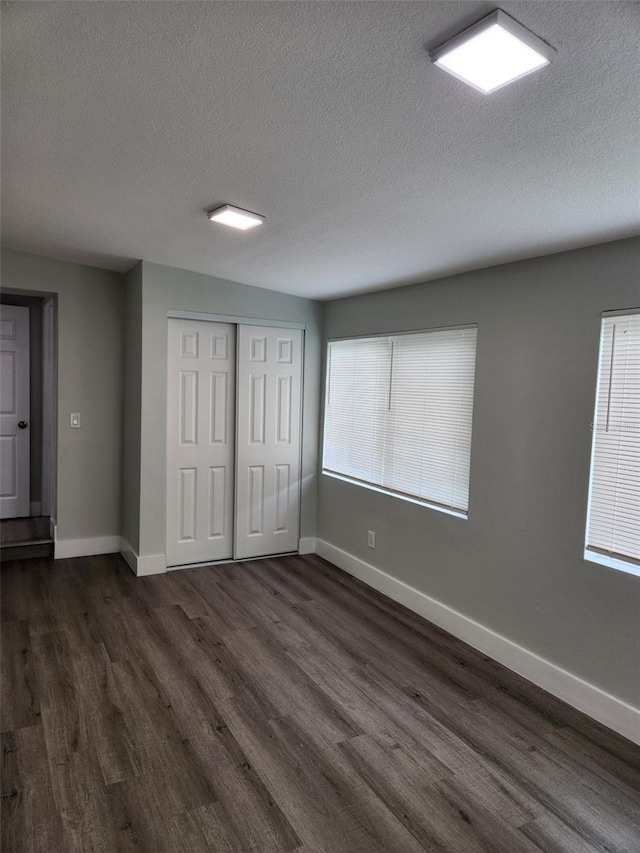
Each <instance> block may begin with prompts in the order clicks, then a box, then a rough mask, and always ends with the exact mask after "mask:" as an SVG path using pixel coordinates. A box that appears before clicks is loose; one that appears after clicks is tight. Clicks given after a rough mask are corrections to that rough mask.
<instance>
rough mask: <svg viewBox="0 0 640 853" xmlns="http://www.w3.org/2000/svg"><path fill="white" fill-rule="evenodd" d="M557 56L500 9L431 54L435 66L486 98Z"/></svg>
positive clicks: (545, 44)
mask: <svg viewBox="0 0 640 853" xmlns="http://www.w3.org/2000/svg"><path fill="white" fill-rule="evenodd" d="M554 54H555V50H554V49H553V48H552V47H551V46H550V45H548V44H547V43H546V42H544V41H542V39H541V38H538V36H536V35H534V34H533V33H532V32H529V30H527V29H526V28H525V27H523V26H522V24H519V23H518V22H517V21H514V19H513V18H510V17H509V15H507V14H506V13H505V12H503V11H502V10H501V9H496V11H495V12H491V14H490V15H487V17H486V18H482V20H480V21H478V22H477V23H476V24H473V26H471V27H469V28H468V29H466V30H464V31H463V32H461V33H460V34H459V35H457V36H454V37H453V38H452V39H449V41H447V42H445V43H444V44H442V45H440V47H437V48H436V49H435V50H433V51H431V52H430V56H431V60H432V62H434V63H435V65H437V66H438V67H439V68H443V69H444V70H445V71H448V72H449V74H452V75H453V76H454V77H457V78H458V80H463V81H464V82H465V83H468V84H469V86H473V88H474V89H477V90H478V91H479V92H483V93H484V94H485V95H488V94H489V93H490V92H495V91H497V90H498V89H501V88H502V87H503V86H507V85H508V84H509V83H513V81H514V80H519V79H520V78H521V77H526V75H527V74H531V73H532V72H533V71H537V70H538V69H539V68H544V66H545V65H548V64H549V63H550V62H551V60H552V59H553V56H554Z"/></svg>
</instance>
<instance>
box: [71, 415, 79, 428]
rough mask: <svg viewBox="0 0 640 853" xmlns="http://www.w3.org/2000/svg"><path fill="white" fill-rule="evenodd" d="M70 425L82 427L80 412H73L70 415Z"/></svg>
mask: <svg viewBox="0 0 640 853" xmlns="http://www.w3.org/2000/svg"><path fill="white" fill-rule="evenodd" d="M69 426H70V427H71V429H80V412H71V414H70V415H69Z"/></svg>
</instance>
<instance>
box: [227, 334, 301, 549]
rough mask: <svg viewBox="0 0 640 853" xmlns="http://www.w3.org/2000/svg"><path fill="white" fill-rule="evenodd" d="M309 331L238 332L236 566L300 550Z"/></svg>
mask: <svg viewBox="0 0 640 853" xmlns="http://www.w3.org/2000/svg"><path fill="white" fill-rule="evenodd" d="M301 392H302V331H301V330H299V329H281V328H265V327H262V326H238V407H237V412H238V423H237V427H236V433H237V450H236V453H237V463H236V464H237V468H236V471H237V483H236V534H235V551H234V556H235V557H236V558H237V559H243V558H246V557H258V556H264V555H267V554H281V553H284V552H287V551H297V549H298V526H299V505H300V427H301Z"/></svg>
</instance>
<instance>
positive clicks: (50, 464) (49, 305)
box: [41, 296, 57, 516]
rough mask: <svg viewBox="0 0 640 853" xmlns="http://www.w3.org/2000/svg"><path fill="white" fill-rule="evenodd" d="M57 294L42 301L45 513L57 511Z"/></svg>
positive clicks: (42, 491)
mask: <svg viewBox="0 0 640 853" xmlns="http://www.w3.org/2000/svg"><path fill="white" fill-rule="evenodd" d="M55 306H56V303H55V297H54V296H45V297H44V299H43V305H42V483H41V495H42V509H41V512H42V515H49V516H50V515H53V513H54V512H55V494H54V492H55V483H56V465H57V447H56V409H57V396H56V322H55V320H56V317H55V310H56V308H55Z"/></svg>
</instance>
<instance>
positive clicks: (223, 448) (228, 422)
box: [167, 319, 236, 566]
mask: <svg viewBox="0 0 640 853" xmlns="http://www.w3.org/2000/svg"><path fill="white" fill-rule="evenodd" d="M235 365H236V347H235V326H234V325H231V324H229V323H210V322H206V321H202V320H172V319H170V320H169V347H168V371H169V373H168V403H169V405H168V431H167V447H168V452H167V461H168V477H167V564H168V565H169V566H177V565H182V564H185V563H200V562H211V561H214V560H224V559H228V558H231V557H232V556H233V495H234V465H235V448H234V441H235Z"/></svg>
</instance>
